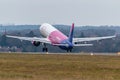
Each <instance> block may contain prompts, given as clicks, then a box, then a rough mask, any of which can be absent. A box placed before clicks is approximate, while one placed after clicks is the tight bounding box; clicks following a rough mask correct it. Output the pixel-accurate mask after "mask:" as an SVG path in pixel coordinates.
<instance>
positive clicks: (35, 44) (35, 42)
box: [32, 41, 40, 47]
mask: <svg viewBox="0 0 120 80" xmlns="http://www.w3.org/2000/svg"><path fill="white" fill-rule="evenodd" d="M32 44H33V45H34V46H36V47H37V46H39V45H40V42H38V41H33V42H32Z"/></svg>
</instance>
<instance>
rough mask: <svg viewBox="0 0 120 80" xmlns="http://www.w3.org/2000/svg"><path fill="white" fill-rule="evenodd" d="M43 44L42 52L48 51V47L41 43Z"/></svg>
mask: <svg viewBox="0 0 120 80" xmlns="http://www.w3.org/2000/svg"><path fill="white" fill-rule="evenodd" d="M43 45H44V47H43V49H42V51H43V52H48V48H47V47H46V44H43Z"/></svg>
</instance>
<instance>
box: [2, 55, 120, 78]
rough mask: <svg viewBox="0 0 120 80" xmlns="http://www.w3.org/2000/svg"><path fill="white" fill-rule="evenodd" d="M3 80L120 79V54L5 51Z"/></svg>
mask: <svg viewBox="0 0 120 80" xmlns="http://www.w3.org/2000/svg"><path fill="white" fill-rule="evenodd" d="M0 80H120V56H103V55H101V56H90V55H68V54H66V55H57V54H50V55H49V54H48V55H47V54H44V55H43V54H6V53H5V54H0Z"/></svg>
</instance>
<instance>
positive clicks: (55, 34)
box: [48, 30, 68, 44]
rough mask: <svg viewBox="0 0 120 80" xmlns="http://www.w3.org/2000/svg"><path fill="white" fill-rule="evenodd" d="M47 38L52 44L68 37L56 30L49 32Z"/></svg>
mask: <svg viewBox="0 0 120 80" xmlns="http://www.w3.org/2000/svg"><path fill="white" fill-rule="evenodd" d="M48 39H49V40H50V41H51V43H52V44H59V43H61V41H63V40H65V39H68V37H67V36H65V35H64V34H63V33H61V32H60V31H58V30H56V31H53V32H51V33H50V35H49V36H48Z"/></svg>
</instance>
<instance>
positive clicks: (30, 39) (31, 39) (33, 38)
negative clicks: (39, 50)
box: [6, 35, 51, 44]
mask: <svg viewBox="0 0 120 80" xmlns="http://www.w3.org/2000/svg"><path fill="white" fill-rule="evenodd" d="M6 37H9V38H16V39H20V40H26V41H39V42H42V43H48V44H51V42H50V41H49V40H48V39H47V38H38V37H19V36H9V35H6Z"/></svg>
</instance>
